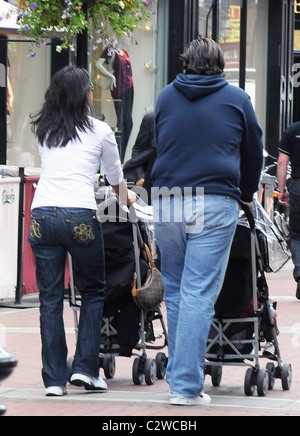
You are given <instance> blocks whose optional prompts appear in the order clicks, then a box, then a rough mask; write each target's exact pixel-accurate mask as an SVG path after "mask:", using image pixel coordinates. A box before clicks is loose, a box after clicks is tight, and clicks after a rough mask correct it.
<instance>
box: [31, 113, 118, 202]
mask: <svg viewBox="0 0 300 436" xmlns="http://www.w3.org/2000/svg"><path fill="white" fill-rule="evenodd" d="M91 121H92V125H93V129H92V131H91V130H87V131H86V132H80V131H78V134H79V138H80V139H79V138H76V140H73V141H70V142H69V143H68V144H67V145H66V146H65V147H53V148H48V147H46V146H43V147H42V146H41V145H40V144H39V145H38V146H39V153H40V158H41V175H40V179H39V182H38V186H37V189H36V192H35V195H34V199H33V202H32V206H31V209H35V208H37V207H45V206H53V207H55V206H57V207H80V208H87V209H94V210H95V209H97V205H96V200H95V192H94V184H95V174H96V173H97V171H98V170H99V168H100V163H101V162H102V163H103V168H104V172H105V174H106V177H107V180H108V182H109V183H110V184H111V185H118V184H119V183H120V182H121V181H122V179H123V172H122V167H121V162H120V158H119V152H118V146H117V143H116V140H115V136H114V133H113V132H112V130H111V128H110V127H109V126H108V125H107V124H106V123H105V122H103V121H100V120H97V119H95V118H91Z"/></svg>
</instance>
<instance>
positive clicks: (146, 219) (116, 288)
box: [68, 187, 167, 385]
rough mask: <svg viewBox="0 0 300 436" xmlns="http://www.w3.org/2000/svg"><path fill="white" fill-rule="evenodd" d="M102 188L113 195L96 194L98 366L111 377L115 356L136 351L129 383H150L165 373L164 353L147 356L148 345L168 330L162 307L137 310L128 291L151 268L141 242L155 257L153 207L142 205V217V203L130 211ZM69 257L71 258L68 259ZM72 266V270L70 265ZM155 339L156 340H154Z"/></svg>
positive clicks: (75, 298) (73, 301) (76, 299)
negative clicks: (100, 299)
mask: <svg viewBox="0 0 300 436" xmlns="http://www.w3.org/2000/svg"><path fill="white" fill-rule="evenodd" d="M103 189H104V190H105V191H107V192H109V193H110V195H111V197H110V198H104V199H103V198H102V196H101V194H100V195H99V193H98V198H97V196H96V198H97V200H98V219H100V220H101V221H102V228H103V239H104V247H105V261H106V280H107V295H106V299H105V304H104V312H103V323H102V340H101V345H100V350H99V367H100V368H103V371H104V375H105V377H106V378H107V379H111V378H113V377H114V375H115V370H116V359H115V356H125V357H131V356H132V355H135V354H136V356H137V357H136V358H135V359H134V361H133V367H132V380H133V383H134V384H136V385H140V384H141V383H142V382H143V379H144V378H145V382H146V384H148V385H151V384H153V383H154V382H155V379H156V378H158V379H163V378H164V377H165V373H166V366H167V357H166V354H165V353H164V352H158V353H157V354H156V358H155V359H153V358H148V357H147V349H154V350H162V349H163V348H164V347H166V346H167V331H166V327H165V324H164V320H163V316H162V313H161V310H160V307H157V308H156V309H155V310H153V311H141V310H140V309H139V308H138V307H137V305H136V304H135V302H134V300H133V297H132V295H131V289H132V283H133V277H134V273H136V274H137V281H138V285H139V286H140V284H141V283H143V282H144V279H145V277H146V275H147V270H148V268H149V265H148V260H147V256H146V253H145V248H144V244H145V243H146V244H147V246H148V247H149V249H150V251H151V254H152V256H153V257H154V253H153V251H154V250H155V241H154V235H153V231H152V228H151V220H152V216H151V208H149V207H148V206H147V205H145V207H146V209H147V212H148V213H146V214H144V215H145V216H141V214H139V213H138V211H141V210H143V205H142V207H139V206H141V204H139V206H136V207H138V211H137V212H136V209H135V208H130V212H129V210H128V209H127V207H124V206H122V205H121V204H120V203H119V202H118V200H117V199H116V197H115V196H114V195H112V194H111V190H110V188H109V187H106V188H103ZM105 197H107V195H105ZM108 197H109V195H108ZM140 203H142V202H141V200H140ZM149 210H150V213H149ZM154 260H155V259H154ZM157 260H158V259H157ZM70 262H72V260H71V259H70V258H69V263H70ZM70 271H71V272H72V273H73V272H74V271H73V268H72V267H70ZM74 275H75V277H74V276H73V275H72V274H70V293H69V301H70V307H71V308H72V309H73V311H74V322H75V332H77V329H78V312H79V310H80V296H79V293H78V291H77V289H76V274H74ZM156 320H158V322H160V327H157V328H156V329H155V328H154V322H155V321H156ZM156 341H159V345H155V342H156ZM134 350H135V351H134ZM71 364H72V359H69V363H68V365H69V368H71Z"/></svg>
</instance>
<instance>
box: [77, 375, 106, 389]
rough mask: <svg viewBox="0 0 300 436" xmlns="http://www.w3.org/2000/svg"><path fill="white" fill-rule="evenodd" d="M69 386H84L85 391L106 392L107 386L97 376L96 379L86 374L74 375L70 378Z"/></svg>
mask: <svg viewBox="0 0 300 436" xmlns="http://www.w3.org/2000/svg"><path fill="white" fill-rule="evenodd" d="M70 383H71V385H75V386H84V388H85V390H86V391H106V390H107V384H106V383H105V381H104V380H103V379H102V378H101V377H100V376H99V377H98V378H95V377H91V376H89V375H86V374H80V373H78V372H76V373H74V374H73V375H72V376H71V378H70Z"/></svg>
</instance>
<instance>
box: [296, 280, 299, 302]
mask: <svg viewBox="0 0 300 436" xmlns="http://www.w3.org/2000/svg"><path fill="white" fill-rule="evenodd" d="M296 298H297V299H298V300H300V279H298V280H297V290H296Z"/></svg>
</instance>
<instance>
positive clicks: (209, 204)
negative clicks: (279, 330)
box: [152, 37, 263, 406]
mask: <svg viewBox="0 0 300 436" xmlns="http://www.w3.org/2000/svg"><path fill="white" fill-rule="evenodd" d="M182 60H183V68H184V74H179V75H178V76H177V77H176V79H175V80H174V82H173V83H172V84H170V85H168V86H167V87H166V88H165V89H164V90H163V91H162V92H161V94H160V96H159V97H158V101H157V105H156V128H157V159H156V161H155V164H154V167H153V171H152V179H153V188H152V193H153V195H152V198H153V203H154V212H155V216H156V217H158V218H159V222H156V223H155V234H156V239H157V242H158V247H159V249H160V253H161V265H162V266H161V268H162V274H163V278H164V281H165V289H166V290H165V301H166V306H167V316H168V344H169V359H168V367H167V381H168V383H169V385H170V395H171V396H170V403H171V404H173V405H183V406H185V405H186V406H190V405H201V404H207V403H209V402H210V398H209V396H208V395H207V394H205V393H204V392H203V383H204V372H203V369H204V359H205V352H206V342H207V336H208V332H209V328H210V325H211V321H212V317H213V315H214V303H215V301H216V298H217V296H218V293H219V291H220V289H221V286H222V282H223V278H224V274H225V271H226V268H227V262H228V257H229V251H230V246H231V243H232V238H233V235H234V232H235V228H236V223H237V217H238V207H239V201H240V200H242V201H244V202H251V201H252V196H253V194H254V192H255V191H256V190H257V187H258V181H259V177H260V170H261V165H262V159H263V155H262V140H261V129H260V127H259V125H258V123H257V120H256V117H255V113H254V110H253V107H252V105H251V102H250V99H249V97H248V95H247V94H246V93H245V92H244V91H243V90H242V89H239V88H237V87H234V86H232V85H229V83H228V82H227V81H226V80H225V78H224V77H223V69H224V59H223V54H222V51H221V48H220V46H219V45H218V44H217V43H215V42H214V41H212V40H211V39H208V38H201V37H199V38H198V39H196V40H194V41H192V42H191V43H190V44H189V45H188V46H187V48H186V50H185V52H184V54H183V55H182ZM161 197H162V198H161ZM155 220H156V221H157V220H158V219H155Z"/></svg>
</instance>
